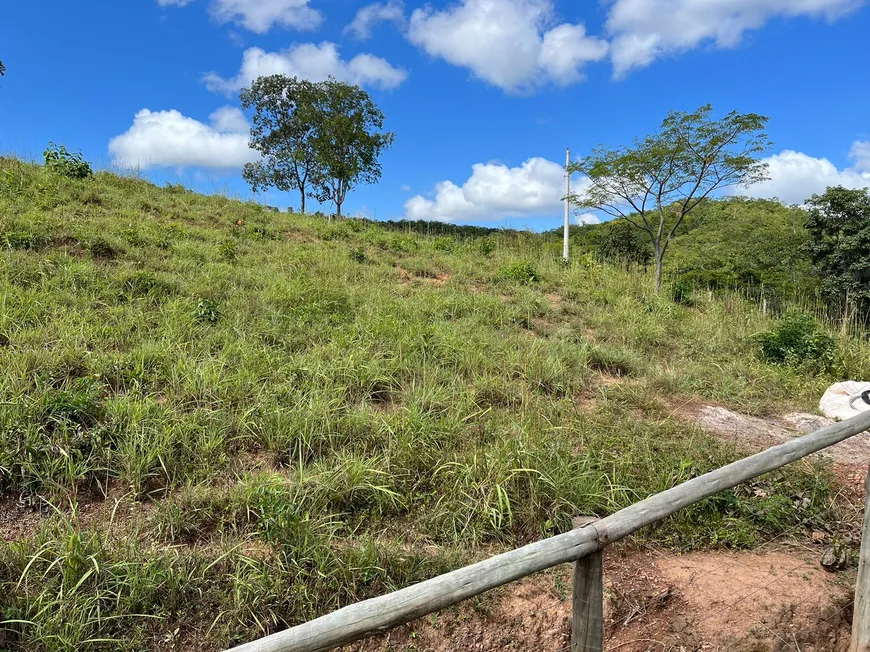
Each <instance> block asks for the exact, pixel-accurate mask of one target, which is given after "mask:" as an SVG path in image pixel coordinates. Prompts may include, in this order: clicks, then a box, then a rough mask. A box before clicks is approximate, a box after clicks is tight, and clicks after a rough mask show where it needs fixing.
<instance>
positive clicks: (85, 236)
mask: <svg viewBox="0 0 870 652" xmlns="http://www.w3.org/2000/svg"><path fill="white" fill-rule="evenodd" d="M450 235H451V234H450V233H449V232H443V231H442V232H439V233H438V234H437V237H430V236H425V235H420V234H417V233H415V232H413V231H411V232H409V231H405V230H402V231H397V230H392V229H388V228H383V227H381V226H380V225H377V224H373V223H369V222H366V221H364V220H353V219H349V220H344V221H340V222H336V221H334V222H327V221H326V220H325V219H318V218H316V217H314V216H300V215H294V214H287V213H276V212H273V211H270V210H267V209H265V208H263V207H261V206H259V205H256V204H253V203H242V202H238V201H233V200H230V199H227V198H224V197H219V196H212V197H203V196H200V195H197V194H195V193H192V192H182V191H179V190H178V189H177V188H159V187H156V186H154V185H151V184H149V183H147V182H145V181H142V180H136V179H130V178H124V177H118V176H113V175H111V174H107V173H102V172H101V173H97V174H95V175H93V176H91V177H89V178H85V179H70V178H67V177H66V176H64V175H59V174H57V173H55V172H54V171H53V170H51V169H48V168H45V167H37V166H33V165H28V164H24V163H21V162H18V161H15V160H10V159H0V243H2V249H0V259H2V264H0V305H2V310H0V487H2V490H3V492H4V495H5V496H6V497H7V498H8V499H9V501H10V505H13V506H14V504H15V503H16V502H17V500H18V498H19V497H20V498H21V499H22V500H23V501H25V502H27V503H30V504H33V505H35V506H36V507H35V508H34V509H39V506H40V505H42V512H41V513H42V518H41V522H40V524H39V525H38V526H37V527H34V528H33V529H32V531H29V532H27V533H25V536H24V537H23V538H21V539H20V540H18V541H11V542H3V543H0V590H2V594H3V596H4V598H3V602H2V605H3V618H4V619H5V620H6V624H5V625H4V627H5V630H4V634H3V637H4V638H3V642H2V644H0V647H3V648H4V649H9V650H13V651H15V652H23V651H26V652H36V651H37V650H39V651H40V652H42V651H50V652H54V651H61V650H63V651H67V650H146V649H147V650H151V649H154V650H157V649H171V648H172V647H173V646H175V647H176V648H178V649H185V646H186V647H187V648H195V649H219V648H220V647H222V646H227V645H230V644H234V643H239V642H242V641H246V640H250V639H251V638H254V637H256V636H259V635H263V634H267V633H270V632H273V631H275V630H277V629H280V628H283V627H285V626H288V625H292V624H296V623H298V622H300V621H302V620H305V619H308V618H311V617H314V616H316V615H318V614H322V613H324V612H327V611H330V610H332V609H335V608H337V607H339V606H341V605H344V604H347V603H349V602H352V601H356V600H358V599H361V598H365V597H369V596H372V595H376V594H380V593H383V592H385V591H388V590H391V589H393V588H396V587H400V586H404V585H407V584H409V583H411V582H415V581H419V580H421V579H424V578H426V577H431V576H433V575H435V574H437V573H440V572H443V571H445V570H448V569H450V568H453V567H456V566H458V565H460V564H463V563H467V562H468V561H471V560H473V559H474V558H476V557H477V556H478V555H481V554H487V555H488V554H491V552H492V551H493V550H498V549H500V548H504V547H510V546H514V545H517V544H521V543H524V542H527V541H530V540H533V539H536V538H539V537H543V536H548V535H551V534H554V533H557V532H561V531H565V530H567V529H569V528H570V527H571V518H572V517H573V516H576V515H578V514H596V515H605V514H608V513H611V512H613V511H614V510H617V509H620V508H622V507H625V506H627V505H629V504H631V503H633V502H635V501H636V500H638V499H640V498H643V497H644V496H647V495H650V494H652V493H655V492H658V491H661V490H664V489H666V488H669V487H671V486H674V485H675V484H677V483H679V482H682V481H684V480H687V479H689V478H690V477H693V476H695V475H698V474H700V473H703V472H705V471H708V470H711V469H713V468H716V467H718V466H720V465H722V464H724V463H727V462H729V461H731V460H733V459H735V458H737V457H739V456H741V455H742V451H740V450H737V449H735V448H733V447H731V446H730V445H726V444H724V443H722V442H719V441H717V440H715V439H712V438H711V437H709V436H707V435H706V434H704V433H703V432H701V431H700V430H699V429H698V428H696V427H694V426H692V425H691V424H686V423H683V422H681V421H678V420H676V419H674V418H672V417H671V416H670V410H669V408H668V405H669V404H670V401H672V400H682V399H692V398H695V399H702V400H710V401H717V402H719V403H722V404H725V405H729V406H731V407H733V408H735V409H739V410H743V411H746V412H750V413H755V414H764V413H767V412H769V411H771V410H773V409H782V406H786V407H787V408H794V409H807V408H811V407H812V406H813V405H814V404H815V403H816V401H817V400H818V396H819V395H820V393H821V392H822V391H823V389H824V387H825V386H826V385H827V384H828V383H829V382H830V381H831V380H832V379H833V378H834V376H833V375H832V374H826V373H825V372H821V373H817V372H816V371H813V372H812V373H810V372H808V371H806V370H804V369H803V368H799V367H792V366H789V365H782V364H772V363H768V362H765V361H764V360H761V359H760V357H759V355H758V351H759V344H758V342H757V341H756V339H755V338H754V335H755V334H756V333H759V332H763V331H766V330H769V329H771V328H772V327H773V326H774V325H775V323H776V322H775V321H774V320H772V319H771V318H769V317H766V316H764V315H763V314H762V313H761V311H760V310H759V308H758V305H757V303H756V302H754V301H751V300H747V299H745V298H744V297H742V296H740V295H739V294H730V295H723V296H717V295H715V294H714V295H712V296H711V295H709V294H708V293H706V292H697V293H695V294H694V295H693V297H692V306H691V307H687V306H684V305H679V304H677V303H675V302H673V301H672V300H670V298H668V297H666V296H663V295H656V294H653V293H651V292H650V290H649V288H650V287H651V285H652V283H651V281H652V277H651V276H650V275H649V274H648V273H647V272H645V271H644V270H643V269H642V268H631V269H627V268H626V267H625V266H620V265H609V264H606V263H603V262H600V261H597V260H595V259H594V257H591V256H590V257H586V258H584V259H583V260H582V261H579V260H578V261H577V262H575V263H573V264H571V265H568V266H563V265H562V264H561V260H560V251H561V248H560V245H559V243H558V242H555V241H554V240H553V239H552V238H549V237H542V236H537V235H534V234H529V233H499V232H494V233H489V234H487V235H486V236H485V237H474V238H471V237H468V238H463V237H453V238H451V239H450V242H449V243H448V241H447V240H445V238H446V237H449V236H450ZM460 235H461V234H460ZM475 235H477V234H475ZM448 244H449V246H448ZM530 281H534V282H530ZM834 347H835V350H834V356H835V357H836V359H837V365H838V373H841V372H842V373H844V374H846V375H848V376H850V377H867V376H870V347H868V345H867V344H866V343H864V342H861V341H857V340H849V341H846V340H839V339H838V340H836V341H835V342H834ZM830 482H831V479H830V476H829V474H828V473H827V472H826V471H825V470H824V469H823V468H821V467H811V466H798V467H795V468H788V469H786V470H784V471H783V472H781V473H778V474H774V475H772V476H768V477H765V478H762V479H760V480H758V481H757V483H755V484H754V485H753V486H750V487H743V488H738V489H735V490H733V491H729V492H725V493H724V494H722V495H720V496H717V497H715V498H712V499H709V500H707V501H704V502H703V503H700V504H699V505H697V506H695V507H693V508H691V509H687V510H684V511H683V512H681V513H680V514H679V515H678V516H675V517H674V518H672V519H669V520H668V521H666V522H663V523H661V524H660V525H659V526H657V527H656V528H653V529H650V530H648V531H646V532H644V533H642V534H641V535H640V536H639V537H638V538H637V541H638V543H639V544H641V545H643V544H644V543H645V542H648V541H654V542H656V544H657V545H667V546H671V547H673V548H676V549H688V548H694V547H749V546H753V545H755V544H756V543H758V542H759V541H762V540H765V539H767V538H768V537H771V536H775V535H776V534H779V533H782V532H785V531H789V532H798V533H799V532H801V531H803V530H804V528H809V529H812V528H814V527H817V526H818V525H819V524H820V523H821V522H822V521H824V520H826V519H828V518H829V517H830V513H829V509H830V504H831V501H830V500H829V499H828V498H827V496H828V489H829V483H830ZM48 503H51V504H53V505H54V506H55V508H52V507H50V506H49V505H48ZM70 506H74V507H75V511H74V512H71V511H70Z"/></svg>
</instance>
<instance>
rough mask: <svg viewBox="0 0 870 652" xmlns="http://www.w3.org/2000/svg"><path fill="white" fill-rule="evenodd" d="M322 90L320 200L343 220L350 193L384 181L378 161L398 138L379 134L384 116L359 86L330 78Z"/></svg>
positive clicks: (318, 152)
mask: <svg viewBox="0 0 870 652" xmlns="http://www.w3.org/2000/svg"><path fill="white" fill-rule="evenodd" d="M321 87H322V89H323V95H322V98H321V99H322V101H323V105H322V107H321V110H320V116H321V123H320V125H319V128H318V129H317V132H316V135H315V138H314V155H315V159H316V161H317V165H318V169H319V174H320V176H319V179H320V184H319V186H320V193H319V196H318V199H320V200H321V201H331V202H333V203H334V204H335V207H336V215H337V216H338V217H341V207H342V204H344V200H345V198H346V197H347V193H348V191H349V190H351V189H352V188H354V187H355V186H357V185H358V184H360V183H375V182H376V181H377V180H378V179H380V178H381V163H380V161H379V157H380V155H381V153H382V152H383V151H384V150H386V149H387V148H389V147H390V145H392V144H393V140H394V138H395V136H394V134H392V133H390V132H382V131H380V130H381V129H382V128H383V126H384V114H383V113H382V112H381V110H380V109H379V108H378V107H377V105H376V104H375V103H374V102H373V101H372V99H371V97H369V94H368V93H366V92H365V91H364V90H363V89H361V88H360V87H359V86H352V85H351V84H346V83H345V82H340V81H337V80H335V79H333V78H331V77H330V78H329V79H328V80H326V81H325V82H323V83H322V85H321Z"/></svg>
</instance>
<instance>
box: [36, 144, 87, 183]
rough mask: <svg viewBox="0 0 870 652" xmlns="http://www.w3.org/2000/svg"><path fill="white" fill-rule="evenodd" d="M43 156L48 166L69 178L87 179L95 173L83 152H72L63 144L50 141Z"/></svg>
mask: <svg viewBox="0 0 870 652" xmlns="http://www.w3.org/2000/svg"><path fill="white" fill-rule="evenodd" d="M43 156H44V157H45V166H46V167H48V168H50V169H52V170H54V171H55V172H57V173H58V174H62V175H63V176H65V177H67V178H69V179H87V178H88V177H89V176H91V175H92V174H93V173H94V171H93V170H92V169H91V165H90V163H88V162H87V161H86V160H85V159H84V157H83V156H82V153H81V152H71V151H69V150H68V149H67V148H66V147H64V146H63V145H55V144H54V143H49V144H48V149H46V150H45V152H44V153H43Z"/></svg>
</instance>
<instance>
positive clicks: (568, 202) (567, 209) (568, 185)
mask: <svg viewBox="0 0 870 652" xmlns="http://www.w3.org/2000/svg"><path fill="white" fill-rule="evenodd" d="M570 165H571V148H570V147H569V148H568V150H567V151H566V152H565V238H564V240H565V241H564V244H563V245H562V258H563V259H564V261H565V262H566V263H567V262H568V227H569V226H570V223H571V198H570V197H571V173H570V172H569V171H568V166H570Z"/></svg>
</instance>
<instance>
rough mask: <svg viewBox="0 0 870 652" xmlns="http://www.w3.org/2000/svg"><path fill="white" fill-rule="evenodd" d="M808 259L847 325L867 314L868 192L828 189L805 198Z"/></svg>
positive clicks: (869, 280)
mask: <svg viewBox="0 0 870 652" xmlns="http://www.w3.org/2000/svg"><path fill="white" fill-rule="evenodd" d="M807 207H808V208H809V218H808V219H807V223H806V228H807V231H808V232H809V234H810V242H809V244H808V245H807V250H808V251H809V254H810V258H811V259H812V261H813V264H814V265H815V266H816V270H817V271H818V273H819V277H820V279H821V288H822V292H823V293H824V294H825V296H826V297H827V298H828V300H829V301H830V303H831V304H832V305H833V306H835V307H837V308H838V309H839V310H840V311H841V314H842V316H843V323H844V325H847V324H848V322H849V320H850V319H851V317H852V316H853V315H857V316H858V317H859V318H860V319H864V320H866V319H867V318H868V317H870V256H868V252H870V191H868V190H866V189H864V188H860V189H855V190H850V189H848V188H844V187H842V186H836V187H832V188H828V189H827V190H826V191H825V192H824V193H823V194H821V195H813V196H812V197H811V198H810V199H808V200H807Z"/></svg>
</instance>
